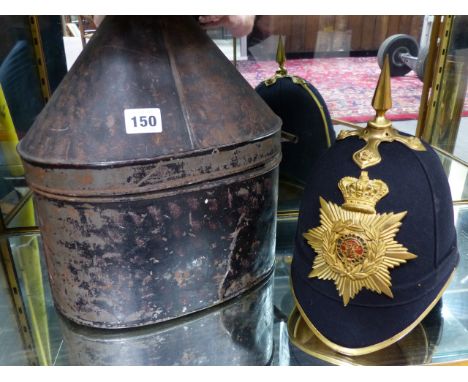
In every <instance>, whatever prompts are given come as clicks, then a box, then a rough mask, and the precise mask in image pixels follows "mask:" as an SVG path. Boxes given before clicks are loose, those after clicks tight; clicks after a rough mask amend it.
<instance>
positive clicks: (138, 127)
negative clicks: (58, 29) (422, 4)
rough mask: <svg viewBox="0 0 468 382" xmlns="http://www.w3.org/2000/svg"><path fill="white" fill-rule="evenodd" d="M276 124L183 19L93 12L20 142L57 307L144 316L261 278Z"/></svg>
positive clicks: (163, 316) (227, 293)
mask: <svg viewBox="0 0 468 382" xmlns="http://www.w3.org/2000/svg"><path fill="white" fill-rule="evenodd" d="M280 124H281V121H280V119H279V118H278V117H276V116H275V115H274V114H273V112H272V111H271V110H270V109H269V108H268V106H267V105H266V104H265V103H264V102H263V101H262V99H261V98H260V97H259V96H258V95H257V94H256V93H255V91H254V90H253V89H252V88H251V87H250V85H249V84H248V83H247V81H245V80H244V79H243V77H242V76H241V75H240V74H239V73H238V71H237V70H236V69H235V67H234V66H233V65H232V64H231V62H230V61H229V60H227V58H226V57H225V56H224V55H223V53H222V52H221V51H220V50H219V49H218V48H217V47H216V45H215V44H214V43H213V42H212V41H211V39H210V38H209V37H208V36H207V35H206V33H205V32H204V31H203V30H202V29H201V28H200V26H199V25H198V23H197V21H196V20H195V19H194V18H192V17H188V16H187V17H175V16H172V17H171V16H167V17H149V16H148V17H146V16H145V17H141V16H140V17H139V16H132V17H119V16H108V17H106V18H105V20H104V21H103V23H102V24H101V26H100V27H99V28H98V30H97V32H96V33H95V35H94V36H93V38H92V39H91V41H90V42H89V43H88V45H87V46H86V48H85V50H84V51H83V52H82V54H81V55H80V57H79V58H78V59H77V61H76V62H75V64H74V65H73V67H72V68H71V70H70V72H69V73H68V74H67V76H66V77H65V79H64V80H63V81H62V83H61V84H60V86H59V87H58V88H57V90H56V91H55V93H54V95H53V96H52V98H51V100H50V101H49V103H48V104H47V105H46V107H45V108H44V110H43V111H42V112H41V114H40V115H39V117H38V118H37V120H36V121H35V123H34V125H33V126H32V127H31V129H30V131H29V132H28V134H27V135H26V137H25V138H24V139H23V140H22V141H21V143H20V145H19V149H18V150H19V153H20V155H21V157H22V159H23V162H24V166H25V170H26V180H27V182H28V183H29V185H30V187H31V189H32V190H33V191H34V195H35V203H36V210H37V215H38V224H39V227H40V229H41V233H42V237H43V243H44V249H45V254H46V260H47V267H48V273H49V279H50V283H51V287H52V288H51V289H52V294H53V297H54V301H55V304H56V307H57V308H58V310H59V311H60V312H62V313H63V314H64V315H65V316H66V317H68V318H69V319H71V320H73V321H76V322H77V323H80V324H84V325H89V326H94V327H102V328H122V327H132V326H141V325H145V324H150V323H155V322H160V321H165V320H168V319H172V318H175V317H179V316H183V315H187V314H189V313H192V312H195V311H199V310H201V309H205V308H207V307H210V306H213V305H216V304H218V303H220V302H223V301H225V300H227V299H230V298H232V297H234V296H236V295H238V294H240V293H241V292H243V291H246V290H248V289H249V288H251V287H252V286H253V285H255V284H257V283H258V282H260V281H261V280H262V279H264V278H265V277H266V276H267V275H268V274H269V273H270V272H271V270H272V267H273V264H274V244H275V228H276V225H275V224H276V220H275V219H276V205H277V178H278V169H277V167H278V164H279V161H280V158H281V145H280Z"/></svg>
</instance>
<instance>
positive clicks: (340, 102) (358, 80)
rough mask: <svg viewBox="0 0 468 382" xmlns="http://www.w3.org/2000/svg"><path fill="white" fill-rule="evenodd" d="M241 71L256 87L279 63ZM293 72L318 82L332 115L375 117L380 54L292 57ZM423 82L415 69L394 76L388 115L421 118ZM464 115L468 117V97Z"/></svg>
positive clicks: (253, 64)
mask: <svg viewBox="0 0 468 382" xmlns="http://www.w3.org/2000/svg"><path fill="white" fill-rule="evenodd" d="M237 67H238V70H239V71H240V73H241V74H242V75H243V76H244V78H245V79H246V80H247V81H248V82H249V83H250V84H251V85H252V86H253V87H255V86H257V85H258V84H259V82H260V81H262V80H265V79H267V78H269V77H271V76H272V75H273V74H274V73H275V71H276V69H277V67H278V64H277V63H276V62H274V61H239V62H238V63H237ZM285 67H286V69H287V70H288V73H289V74H293V75H296V76H299V77H302V78H304V79H306V80H307V81H309V82H310V83H311V84H312V85H314V86H315V87H316V88H317V89H318V91H319V92H320V94H321V95H322V97H323V98H324V99H325V102H326V103H327V106H328V109H329V111H330V114H331V116H332V118H338V119H343V120H346V121H349V122H367V121H368V120H370V119H371V118H373V117H374V115H375V112H374V110H373V109H372V106H371V101H372V97H373V95H374V90H375V86H376V85H377V80H378V78H379V75H380V68H379V66H378V64H377V59H376V57H339V58H338V57H335V58H314V59H296V60H288V61H286V65H285ZM421 92H422V82H421V81H420V80H419V79H418V77H417V76H416V73H415V72H413V71H411V72H409V73H408V74H407V75H406V76H404V77H394V78H392V100H393V107H392V109H391V110H390V111H389V112H388V113H387V116H388V117H389V118H390V119H392V120H394V121H397V120H407V119H417V118H418V113H419V104H420V100H421ZM463 116H468V97H467V98H465V106H464V112H463Z"/></svg>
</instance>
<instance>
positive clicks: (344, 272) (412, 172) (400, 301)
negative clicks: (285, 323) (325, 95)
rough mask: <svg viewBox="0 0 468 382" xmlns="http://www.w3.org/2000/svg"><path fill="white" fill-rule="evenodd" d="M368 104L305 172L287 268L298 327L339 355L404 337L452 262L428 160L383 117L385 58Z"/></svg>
mask: <svg viewBox="0 0 468 382" xmlns="http://www.w3.org/2000/svg"><path fill="white" fill-rule="evenodd" d="M373 107H374V108H375V109H376V111H377V115H376V117H375V119H374V120H372V121H370V122H369V123H368V125H367V127H366V128H364V129H358V130H349V131H342V132H341V133H340V135H339V136H338V138H337V141H336V143H335V144H334V145H333V146H332V147H331V148H330V149H329V150H328V151H327V153H326V154H325V155H324V156H323V157H322V158H321V159H320V160H319V161H318V162H317V164H316V166H315V167H314V169H313V171H312V173H311V175H310V180H311V181H313V182H310V183H309V184H308V185H307V186H306V188H305V191H304V197H303V200H302V204H301V209H300V215H299V221H298V228H297V233H296V236H295V250H294V255H293V261H292V265H291V281H292V288H293V293H294V298H295V302H296V307H297V309H298V310H299V312H300V317H301V318H302V323H303V325H306V326H307V330H309V331H311V332H312V333H313V334H314V335H315V336H317V337H318V338H319V339H320V340H321V341H322V342H324V343H325V344H326V345H328V346H329V347H330V348H332V349H333V350H335V351H337V352H340V353H343V354H346V355H363V354H368V353H371V352H374V351H377V350H380V349H382V348H385V347H387V346H389V345H391V344H392V343H394V342H396V341H398V340H399V339H401V338H402V337H403V336H405V335H406V334H408V333H409V332H410V331H411V330H412V329H413V328H415V327H416V326H417V325H418V324H419V323H420V322H421V320H422V319H423V318H424V317H425V316H426V315H427V314H428V313H429V312H430V310H431V309H432V308H433V307H434V306H435V305H436V303H437V302H438V301H439V299H440V298H441V295H442V293H443V291H444V290H445V289H446V288H447V286H448V284H449V282H450V280H451V277H452V275H453V273H454V269H455V267H456V265H457V262H458V259H459V255H458V250H457V242H456V231H455V227H454V219H453V206H452V199H451V194H450V189H449V185H448V181H447V177H446V175H445V173H444V170H443V168H442V165H441V162H440V160H439V158H438V156H437V154H436V153H435V152H434V150H433V149H432V148H431V147H430V146H429V145H428V144H426V143H424V142H421V141H420V140H419V139H418V138H415V137H413V136H408V135H406V134H401V133H399V132H398V131H397V130H395V129H394V128H393V127H392V124H391V122H390V121H389V120H387V119H386V117H385V112H386V110H388V109H389V108H390V107H391V96H390V75H389V66H388V59H387V62H386V64H385V67H384V69H383V71H382V73H381V77H380V79H379V83H378V86H377V90H376V93H375V95H374V99H373ZM294 317H297V315H292V316H291V319H294ZM289 327H290V328H296V330H295V332H296V333H299V332H301V330H298V328H297V327H296V325H295V323H290V326H289ZM295 332H293V333H290V335H291V338H292V341H293V343H294V341H298V338H295V337H294V333H295Z"/></svg>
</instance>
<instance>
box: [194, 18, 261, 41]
mask: <svg viewBox="0 0 468 382" xmlns="http://www.w3.org/2000/svg"><path fill="white" fill-rule="evenodd" d="M198 21H199V22H200V25H201V26H202V27H203V28H205V29H211V28H219V27H224V28H226V29H228V30H229V31H230V32H231V34H232V36H233V37H243V36H246V35H248V34H249V33H250V32H252V29H253V27H254V23H255V16H252V15H231V16H200V17H199V18H198Z"/></svg>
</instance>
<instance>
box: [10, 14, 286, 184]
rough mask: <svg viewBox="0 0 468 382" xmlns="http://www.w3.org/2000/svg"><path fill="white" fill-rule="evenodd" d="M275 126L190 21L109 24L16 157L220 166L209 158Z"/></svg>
mask: <svg viewBox="0 0 468 382" xmlns="http://www.w3.org/2000/svg"><path fill="white" fill-rule="evenodd" d="M280 124H281V122H280V119H279V118H278V117H277V116H275V115H274V114H273V112H272V111H271V110H270V109H269V107H268V106H267V105H266V104H265V103H264V102H263V100H262V99H261V98H260V97H259V96H258V95H257V94H256V93H255V91H254V90H253V89H252V88H251V87H250V85H249V84H248V83H247V81H245V80H244V78H243V77H242V76H241V75H240V74H239V72H238V71H237V70H236V68H235V67H234V66H233V65H232V64H231V63H230V62H229V60H228V59H227V58H226V57H225V56H224V55H223V53H222V52H221V51H220V50H219V49H218V48H217V47H216V45H215V44H214V43H213V42H212V41H211V39H210V38H209V37H208V36H207V35H206V33H205V32H204V31H203V30H202V29H201V28H200V27H199V25H198V23H197V22H196V20H195V19H193V18H192V17H188V16H180V17H179V16H165V17H159V16H125V17H124V16H108V17H106V19H105V20H104V22H103V23H102V24H101V26H100V28H99V29H98V31H97V32H96V33H95V35H94V37H93V38H92V39H91V41H90V42H89V44H88V45H87V46H86V48H85V50H84V51H83V52H82V54H81V55H80V57H79V58H78V60H77V61H76V62H75V64H74V65H73V67H72V68H71V70H70V72H69V73H68V74H67V76H66V77H65V78H64V80H63V81H62V83H61V84H60V86H59V87H58V88H57V90H56V91H55V93H54V95H53V97H52V98H51V100H50V101H49V103H48V104H47V106H46V107H45V108H44V110H43V111H42V112H41V114H40V115H39V116H38V118H37V120H36V121H35V123H34V124H33V126H32V127H31V129H30V131H29V132H28V133H27V135H26V136H25V137H24V139H23V140H22V141H21V142H20V144H19V146H18V151H19V153H20V156H21V157H22V159H23V160H24V161H25V162H29V163H26V164H27V165H28V166H33V167H43V166H45V167H52V168H57V167H61V168H64V167H65V168H75V169H76V168H81V167H87V168H90V167H92V168H101V169H102V168H112V167H115V166H126V165H132V164H140V163H149V162H155V161H161V160H172V159H173V158H177V157H187V156H190V155H198V156H202V155H204V154H205V153H206V154H209V155H211V158H212V162H215V163H216V162H222V161H223V160H225V159H226V158H224V159H220V160H219V161H218V160H217V158H216V157H213V150H215V151H214V154H215V156H216V154H217V150H220V151H223V148H228V147H235V146H239V145H242V144H243V143H245V142H254V141H259V140H262V139H264V138H265V137H268V136H271V135H273V134H275V133H277V132H278V131H279V129H280ZM267 150H269V152H270V154H273V151H275V154H274V155H277V154H278V153H277V152H276V151H278V150H276V149H274V150H273V151H272V149H271V147H269V148H267ZM260 156H261V155H260ZM261 157H262V158H263V159H262V160H264V161H270V160H271V159H272V155H269V154H268V155H264V156H261ZM238 159H240V160H241V161H242V158H238ZM229 160H231V161H232V158H231V159H229ZM249 160H250V159H248V160H246V161H245V162H246V163H247V162H248V161H249ZM177 165H181V164H180V163H178V164H177ZM257 165H258V163H257ZM243 170H244V169H243V168H242V166H240V167H238V168H237V170H236V171H243ZM194 171H195V172H197V171H198V172H199V173H205V172H206V171H207V170H206V168H202V167H200V168H199V170H194ZM42 175H44V174H41V176H42ZM49 175H50V174H49ZM60 176H61V175H60ZM29 180H30V181H31V180H32V181H33V183H35V184H36V185H37V186H39V187H40V184H39V183H41V180H40V179H39V178H34V176H30V179H29ZM62 180H63V179H62ZM56 181H60V179H56ZM54 182H55V180H54ZM52 183H53V182H52ZM88 183H90V182H88ZM129 183H131V182H129ZM51 187H54V185H52V186H51Z"/></svg>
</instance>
